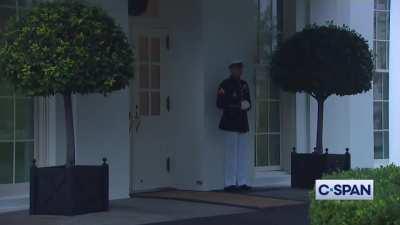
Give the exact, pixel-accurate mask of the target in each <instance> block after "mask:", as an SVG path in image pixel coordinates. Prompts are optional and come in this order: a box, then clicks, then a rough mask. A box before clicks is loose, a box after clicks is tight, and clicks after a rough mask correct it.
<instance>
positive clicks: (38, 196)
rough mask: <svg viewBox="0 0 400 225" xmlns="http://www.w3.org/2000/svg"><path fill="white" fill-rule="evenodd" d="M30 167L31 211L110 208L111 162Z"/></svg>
mask: <svg viewBox="0 0 400 225" xmlns="http://www.w3.org/2000/svg"><path fill="white" fill-rule="evenodd" d="M103 161H104V163H103V165H100V166H73V167H65V166H56V167H42V168H38V167H36V165H35V163H34V164H33V165H32V167H31V180H30V211H29V212H30V214H32V215H38V214H45V215H65V216H73V215H79V214H84V213H91V212H100V211H107V210H108V208H109V199H108V165H107V164H106V160H105V159H103Z"/></svg>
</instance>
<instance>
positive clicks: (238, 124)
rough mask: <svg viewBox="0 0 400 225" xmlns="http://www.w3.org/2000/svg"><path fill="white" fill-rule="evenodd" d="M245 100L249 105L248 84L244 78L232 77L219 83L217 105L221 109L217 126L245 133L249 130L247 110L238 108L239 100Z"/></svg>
mask: <svg viewBox="0 0 400 225" xmlns="http://www.w3.org/2000/svg"><path fill="white" fill-rule="evenodd" d="M244 100H247V101H248V102H249V103H250V105H251V101H250V90H249V85H248V84H247V82H246V81H244V80H237V79H234V78H232V77H230V78H228V79H225V80H224V81H222V83H221V84H220V85H219V88H218V95H217V107H218V108H219V109H222V110H223V114H222V118H221V121H220V123H219V128H220V129H222V130H226V131H234V132H240V133H246V132H248V131H249V122H248V119H247V111H248V110H249V109H248V110H242V109H241V108H240V106H241V102H242V101H244Z"/></svg>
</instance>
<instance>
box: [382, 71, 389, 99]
mask: <svg viewBox="0 0 400 225" xmlns="http://www.w3.org/2000/svg"><path fill="white" fill-rule="evenodd" d="M382 84H383V88H382V89H383V90H382V91H383V100H389V74H388V73H382Z"/></svg>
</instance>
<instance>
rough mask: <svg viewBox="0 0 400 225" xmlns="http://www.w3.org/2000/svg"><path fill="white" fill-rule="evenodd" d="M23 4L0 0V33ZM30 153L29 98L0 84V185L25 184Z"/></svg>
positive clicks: (30, 112)
mask: <svg viewBox="0 0 400 225" xmlns="http://www.w3.org/2000/svg"><path fill="white" fill-rule="evenodd" d="M27 2H28V1H17V2H16V1H15V0H0V32H1V31H2V28H3V27H4V24H5V23H6V21H7V19H8V18H9V17H10V16H12V15H14V14H15V13H16V12H17V9H19V6H25V5H26V3H27ZM0 73H1V71H0ZM33 151H34V122H33V99H32V98H29V97H25V96H22V95H20V94H18V93H15V92H14V91H13V89H12V88H11V86H10V85H9V84H7V83H5V82H0V184H13V183H21V182H27V181H28V180H29V166H30V164H31V160H32V158H33Z"/></svg>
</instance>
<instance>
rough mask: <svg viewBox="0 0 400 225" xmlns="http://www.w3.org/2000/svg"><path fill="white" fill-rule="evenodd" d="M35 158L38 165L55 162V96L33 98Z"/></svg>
mask: <svg viewBox="0 0 400 225" xmlns="http://www.w3.org/2000/svg"><path fill="white" fill-rule="evenodd" d="M34 111H35V112H34V118H35V120H34V121H35V155H34V156H35V159H36V160H37V163H38V165H39V166H48V165H51V164H54V162H55V152H54V153H53V152H51V149H53V150H54V149H55V145H56V143H55V141H56V137H55V98H54V97H37V98H36V99H35V109H34Z"/></svg>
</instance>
